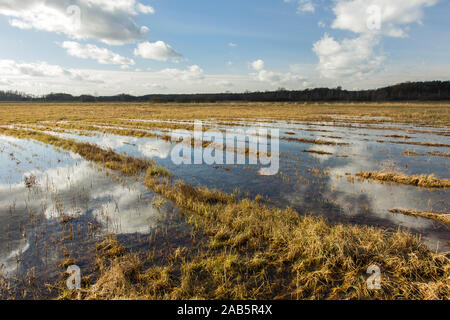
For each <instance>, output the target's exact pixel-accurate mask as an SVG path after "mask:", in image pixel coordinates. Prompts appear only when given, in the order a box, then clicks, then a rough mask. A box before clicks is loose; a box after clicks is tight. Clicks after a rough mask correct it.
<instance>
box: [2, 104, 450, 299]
mask: <svg viewBox="0 0 450 320" xmlns="http://www.w3.org/2000/svg"><path fill="white" fill-rule="evenodd" d="M195 120H197V124H196V125H194V121H195ZM198 121H201V127H200V135H202V133H204V134H205V135H206V134H209V135H210V136H221V135H224V136H226V134H227V133H238V132H245V133H246V135H248V137H247V138H248V141H247V140H244V141H241V142H242V144H241V145H240V146H239V138H238V139H237V142H236V144H237V145H236V146H233V148H228V141H227V143H226V145H224V144H221V143H220V141H217V140H214V141H205V140H201V141H198V140H197V138H196V137H197V136H196V134H194V133H193V131H194V129H198V128H199V127H198ZM266 131H267V139H265V140H259V141H260V142H261V141H264V143H263V144H264V147H263V149H262V150H261V149H260V147H261V145H260V144H252V137H253V138H254V137H256V139H259V138H261V137H262V135H263V132H264V133H266ZM196 132H197V135H198V130H197V131H196ZM182 133H183V134H184V135H188V136H192V137H194V138H192V139H191V138H189V140H188V141H185V140H183V141H182V139H181V138H180V136H179V135H180V134H182ZM449 135H450V104H449V103H384V104H381V103H380V104H376V103H370V104H369V103H367V104H356V103H345V104H344V103H333V104H331V103H330V104H303V103H302V104H296V103H270V104H269V103H217V104H159V105H158V104H145V103H142V104H130V103H111V104H102V103H92V104H88V103H85V104H63V103H62V104H56V103H55V104H51V103H48V104H44V103H42V104H38V103H33V104H7V103H4V104H0V164H1V166H0V298H3V299H42V298H45V299H448V298H449V297H450V264H449V258H450V231H449V227H450V219H449V213H450V212H449V208H450V205H449V202H448V199H449V187H450V171H449V161H448V158H449V156H450V139H449ZM186 142H187V143H186ZM274 143H275V144H274ZM233 144H234V139H233ZM177 147H183V148H184V149H186V148H187V149H189V150H191V149H193V153H192V155H191V156H192V158H194V159H195V156H196V154H195V150H196V149H197V150H198V149H199V150H200V152H203V153H202V154H210V155H213V156H216V157H217V156H218V155H222V157H224V156H225V157H230V159H231V158H233V160H234V159H235V157H236V160H238V159H240V158H241V159H245V160H246V161H245V163H238V161H234V162H233V163H229V162H224V163H210V164H207V163H205V162H204V161H203V162H201V163H196V164H190V163H188V162H189V161H190V160H191V156H189V157H188V158H189V159H187V158H186V157H185V158H184V160H186V162H183V163H174V161H173V150H174V148H177ZM278 151H279V152H278ZM264 156H265V158H264ZM252 157H253V158H255V159H257V158H260V160H261V161H262V159H266V160H267V159H269V158H270V159H271V161H275V160H276V161H277V168H276V169H278V170H275V171H274V172H271V173H268V171H267V170H265V169H264V168H267V166H268V164H267V162H266V163H265V164H264V163H262V162H257V163H251V161H250V159H251V158H252ZM273 164H274V162H271V165H273ZM71 265H77V266H79V267H80V270H81V276H82V277H81V290H70V289H68V288H67V286H66V280H67V278H68V277H69V274H67V273H66V270H67V268H68V267H69V266H71ZM371 266H377V267H379V269H380V276H381V278H380V285H381V287H380V288H379V289H373V288H370V286H368V283H367V280H368V278H369V277H370V274H368V273H367V270H368V268H369V267H371Z"/></svg>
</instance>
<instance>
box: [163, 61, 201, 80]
mask: <svg viewBox="0 0 450 320" xmlns="http://www.w3.org/2000/svg"><path fill="white" fill-rule="evenodd" d="M158 73H159V74H160V75H162V76H165V77H168V78H170V79H171V80H181V81H188V82H196V81H200V80H203V79H204V78H205V76H204V73H203V69H202V68H200V67H199V66H197V65H193V66H190V67H188V68H187V69H186V70H180V69H173V68H172V69H171V68H169V69H164V70H161V71H159V72H158Z"/></svg>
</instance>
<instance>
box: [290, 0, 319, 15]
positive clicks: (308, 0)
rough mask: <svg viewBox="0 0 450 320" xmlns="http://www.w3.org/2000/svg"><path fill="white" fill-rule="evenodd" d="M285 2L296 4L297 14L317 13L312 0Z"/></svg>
mask: <svg viewBox="0 0 450 320" xmlns="http://www.w3.org/2000/svg"><path fill="white" fill-rule="evenodd" d="M284 2H286V3H290V2H296V3H297V13H302V12H315V11H316V6H315V4H314V2H313V1H312V0H284Z"/></svg>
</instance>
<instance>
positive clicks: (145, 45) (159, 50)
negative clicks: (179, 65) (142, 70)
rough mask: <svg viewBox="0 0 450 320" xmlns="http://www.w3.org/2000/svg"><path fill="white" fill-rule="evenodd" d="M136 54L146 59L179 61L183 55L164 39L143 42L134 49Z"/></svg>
mask: <svg viewBox="0 0 450 320" xmlns="http://www.w3.org/2000/svg"><path fill="white" fill-rule="evenodd" d="M134 55H136V56H141V57H142V58H145V59H152V60H157V61H168V60H171V61H174V62H178V61H180V59H181V58H182V57H183V56H182V55H181V54H180V53H178V52H176V51H175V50H174V49H173V48H172V47H171V46H170V45H168V44H166V43H164V42H163V41H156V42H148V41H146V42H142V43H140V44H139V45H138V46H137V48H136V49H135V50H134Z"/></svg>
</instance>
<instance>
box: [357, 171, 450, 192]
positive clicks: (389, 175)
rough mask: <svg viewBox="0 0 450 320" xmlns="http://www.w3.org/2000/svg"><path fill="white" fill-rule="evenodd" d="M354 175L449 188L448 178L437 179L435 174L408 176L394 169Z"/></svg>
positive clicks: (428, 186)
mask: <svg viewBox="0 0 450 320" xmlns="http://www.w3.org/2000/svg"><path fill="white" fill-rule="evenodd" d="M356 176H357V177H358V178H360V179H367V180H375V181H379V182H393V183H399V184H405V185H412V186H417V187H423V188H449V187H450V180H449V179H438V178H436V176H435V175H433V174H431V175H425V174H423V175H413V176H409V175H406V174H403V173H398V172H395V171H383V172H358V173H356Z"/></svg>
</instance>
